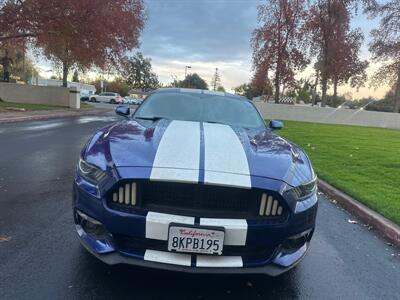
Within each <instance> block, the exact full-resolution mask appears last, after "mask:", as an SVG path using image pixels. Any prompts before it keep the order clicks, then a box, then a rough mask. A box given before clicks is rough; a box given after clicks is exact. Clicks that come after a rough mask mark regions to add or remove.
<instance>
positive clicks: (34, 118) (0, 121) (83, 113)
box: [0, 109, 108, 124]
mask: <svg viewBox="0 0 400 300" xmlns="http://www.w3.org/2000/svg"><path fill="white" fill-rule="evenodd" d="M107 111H108V110H106V109H92V110H88V111H68V112H58V113H53V114H44V115H30V116H21V117H14V118H5V119H0V124H4V123H15V122H23V121H37V120H47V119H54V118H63V117H75V116H77V117H79V116H90V115H95V114H99V113H104V112H107ZM0 117H1V116H0Z"/></svg>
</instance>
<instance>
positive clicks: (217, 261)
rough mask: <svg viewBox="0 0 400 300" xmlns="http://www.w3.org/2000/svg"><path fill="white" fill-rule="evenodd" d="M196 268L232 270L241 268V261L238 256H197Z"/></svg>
mask: <svg viewBox="0 0 400 300" xmlns="http://www.w3.org/2000/svg"><path fill="white" fill-rule="evenodd" d="M196 259H197V261H196V267H210V268H218V267H221V268H234V267H238V268H241V267H243V259H242V257H240V256H211V255H197V257H196Z"/></svg>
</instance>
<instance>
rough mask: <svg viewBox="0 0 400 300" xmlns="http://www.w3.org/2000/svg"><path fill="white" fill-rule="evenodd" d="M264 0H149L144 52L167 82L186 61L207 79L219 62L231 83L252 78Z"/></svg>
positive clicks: (181, 70)
mask: <svg viewBox="0 0 400 300" xmlns="http://www.w3.org/2000/svg"><path fill="white" fill-rule="evenodd" d="M260 3H261V0H229V1H226V0H219V1H216V0H211V1H210V0H197V1H185V0H169V1H161V0H147V1H145V4H146V11H147V16H148V20H147V23H146V27H145V30H144V32H143V35H142V38H141V49H140V50H141V51H142V52H143V53H144V55H145V56H150V57H151V58H152V59H153V65H154V69H155V71H157V72H158V73H159V75H160V79H161V80H162V81H164V82H168V81H171V75H177V76H178V77H180V78H182V77H183V76H184V68H185V66H186V65H190V66H192V69H191V71H192V72H196V73H199V75H200V76H204V78H205V79H206V80H208V81H210V80H211V77H212V74H213V73H214V71H215V68H216V67H217V68H218V69H219V70H220V74H221V77H222V82H223V84H224V85H225V86H226V87H227V88H231V87H233V86H236V85H238V84H240V82H246V81H248V79H249V77H250V68H251V48H250V38H251V32H252V30H253V29H254V28H255V27H256V25H257V5H258V4H260Z"/></svg>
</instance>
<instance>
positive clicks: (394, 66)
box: [368, 0, 400, 112]
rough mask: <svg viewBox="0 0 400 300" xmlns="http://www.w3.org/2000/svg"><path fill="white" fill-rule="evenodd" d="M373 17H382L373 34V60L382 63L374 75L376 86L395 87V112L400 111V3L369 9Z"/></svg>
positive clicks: (391, 2) (392, 0) (371, 45)
mask: <svg viewBox="0 0 400 300" xmlns="http://www.w3.org/2000/svg"><path fill="white" fill-rule="evenodd" d="M368 12H369V13H371V15H373V16H381V17H382V19H381V21H380V24H379V28H378V29H376V30H373V31H372V32H371V35H372V38H373V40H372V42H371V44H370V47H369V49H370V51H371V53H372V60H373V61H375V62H379V63H381V64H382V65H381V67H380V68H379V69H378V71H377V72H376V73H375V74H374V75H373V78H372V81H373V84H374V85H376V86H377V85H381V84H382V83H385V82H386V83H389V84H390V85H392V86H393V90H394V92H393V98H394V106H393V111H394V112H399V111H400V2H399V1H398V0H390V1H388V2H387V3H385V4H381V5H378V4H376V5H374V6H372V7H370V8H369V9H368Z"/></svg>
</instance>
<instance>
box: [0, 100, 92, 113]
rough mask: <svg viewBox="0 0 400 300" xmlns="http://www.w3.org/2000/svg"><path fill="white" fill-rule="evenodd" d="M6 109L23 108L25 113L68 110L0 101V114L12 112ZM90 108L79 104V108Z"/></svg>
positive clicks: (53, 106)
mask: <svg viewBox="0 0 400 300" xmlns="http://www.w3.org/2000/svg"><path fill="white" fill-rule="evenodd" d="M7 107H16V108H25V109H26V110H27V111H35V110H56V109H58V110H62V109H68V107H62V106H55V105H47V104H30V103H12V102H2V101H0V112H12V111H13V110H7V109H6V108H7ZM90 107H91V106H90V105H89V104H87V103H85V102H81V108H90Z"/></svg>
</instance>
